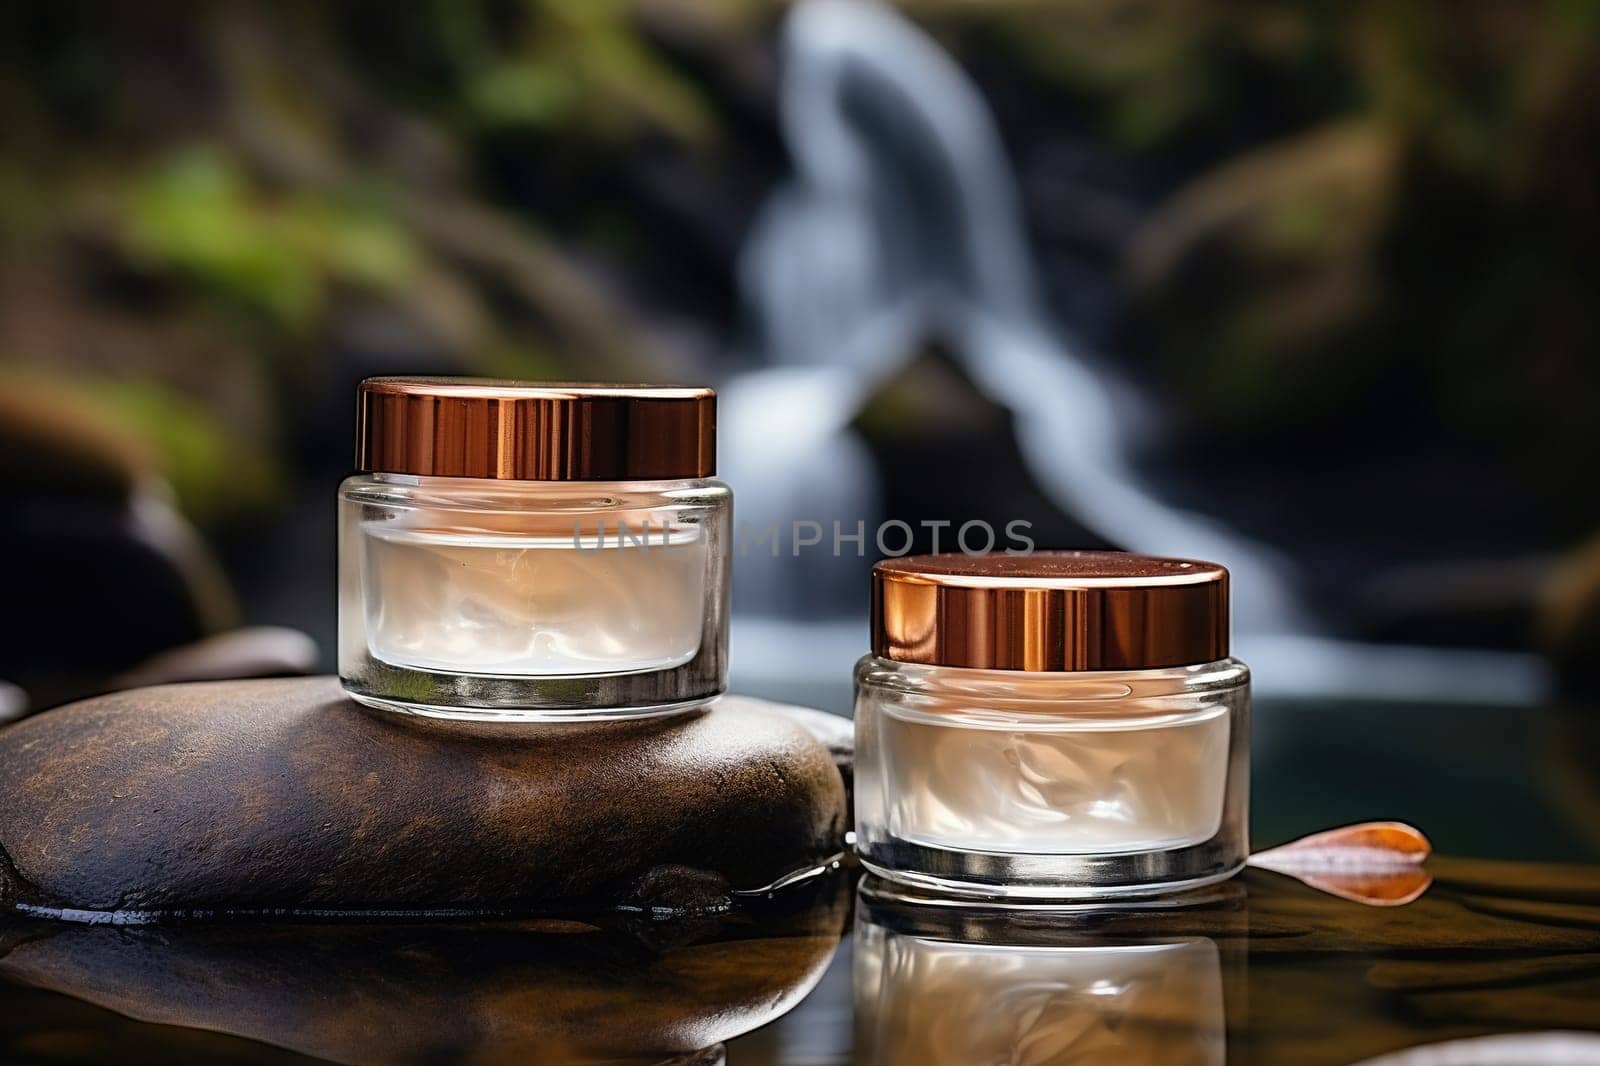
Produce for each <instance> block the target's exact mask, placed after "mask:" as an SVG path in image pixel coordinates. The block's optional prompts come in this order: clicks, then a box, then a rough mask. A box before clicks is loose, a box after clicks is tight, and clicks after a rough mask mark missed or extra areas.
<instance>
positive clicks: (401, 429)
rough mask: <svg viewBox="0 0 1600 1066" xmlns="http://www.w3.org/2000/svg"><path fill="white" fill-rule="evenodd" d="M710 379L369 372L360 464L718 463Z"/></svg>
mask: <svg viewBox="0 0 1600 1066" xmlns="http://www.w3.org/2000/svg"><path fill="white" fill-rule="evenodd" d="M716 425H717V396H716V393H715V392H713V391H712V390H710V389H704V388H677V387H666V386H654V385H596V384H567V383H556V382H528V381H505V380H496V379H488V378H449V377H382V378H368V379H367V380H366V381H363V382H362V383H361V388H360V391H359V395H358V398H357V407H356V469H358V470H360V471H363V472H380V473H390V474H417V475H422V476H432V477H476V478H498V479H507V480H517V481H660V480H671V479H677V478H699V477H710V476H711V475H712V474H713V473H715V472H716V453H717V441H716Z"/></svg>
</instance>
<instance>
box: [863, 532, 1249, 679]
mask: <svg viewBox="0 0 1600 1066" xmlns="http://www.w3.org/2000/svg"><path fill="white" fill-rule="evenodd" d="M872 651H873V654H875V655H878V656H881V657H882V658H885V659H893V660H895V661H897V662H903V663H923V664H926V665H930V666H965V667H973V668H976V669H984V670H1145V669H1154V668H1158V667H1164V666H1187V665H1191V664H1194V663H1208V662H1214V661H1215V660H1217V659H1223V658H1226V657H1227V655H1228V571H1227V570H1225V569H1223V568H1222V567H1220V566H1218V565H1216V564H1215V563H1202V562H1193V561H1190V560H1186V559H1158V558H1154V557H1151V556H1147V555H1130V554H1126V553H1124V552H1034V553H1032V554H1030V555H958V554H950V555H912V556H906V557H905V558H902V559H886V560H884V561H883V562H881V563H879V564H878V565H877V566H875V567H873V568H872Z"/></svg>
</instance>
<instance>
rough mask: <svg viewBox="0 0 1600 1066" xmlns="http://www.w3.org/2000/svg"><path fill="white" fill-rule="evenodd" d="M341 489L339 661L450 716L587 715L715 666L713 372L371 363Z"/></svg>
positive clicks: (720, 532)
mask: <svg viewBox="0 0 1600 1066" xmlns="http://www.w3.org/2000/svg"><path fill="white" fill-rule="evenodd" d="M357 417H358V428H357V442H356V466H357V469H358V470H359V471H361V472H360V473H358V474H356V475H355V476H354V477H351V478H349V479H347V480H346V481H345V482H344V484H343V485H342V486H341V487H340V491H339V676H340V680H341V682H342V683H343V685H344V687H345V690H346V691H347V692H349V694H350V695H351V696H353V697H354V698H355V699H357V700H360V701H361V702H362V703H366V704H369V705H371V706H375V707H381V708H386V709H389V710H397V711H404V712H408V713H412V714H423V715H431V716H434V717H445V718H465V719H485V718H487V719H497V720H543V721H551V720H555V721H559V720H578V719H582V720H592V719H595V718H607V717H610V718H631V717H643V716H648V715H655V714H665V713H671V712H673V711H678V710H687V709H690V708H693V707H696V706H699V705H701V704H703V703H705V702H706V701H708V700H710V699H712V698H713V697H715V696H717V695H719V694H720V693H721V692H722V691H723V689H724V688H725V687H726V684H727V644H728V629H727V617H728V568H729V559H728V556H729V553H728V544H729V522H730V514H731V510H732V501H733V497H732V494H731V493H730V492H729V490H728V487H727V486H726V485H724V484H722V483H721V482H719V481H715V480H712V479H711V477H710V475H711V474H712V472H713V467H714V460H715V454H716V440H715V433H716V396H715V394H714V393H713V392H712V391H711V390H710V389H691V388H656V387H650V386H618V385H558V384H529V383H524V382H514V381H490V380H476V379H470V378H371V379H369V380H367V381H364V382H362V384H361V389H360V395H359V400H358V408H357Z"/></svg>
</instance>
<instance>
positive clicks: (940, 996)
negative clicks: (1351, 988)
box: [853, 878, 1227, 1066]
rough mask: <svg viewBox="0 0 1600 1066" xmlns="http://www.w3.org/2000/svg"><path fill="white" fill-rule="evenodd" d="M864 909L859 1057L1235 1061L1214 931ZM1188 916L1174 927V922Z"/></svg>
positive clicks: (859, 934)
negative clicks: (1167, 931)
mask: <svg viewBox="0 0 1600 1066" xmlns="http://www.w3.org/2000/svg"><path fill="white" fill-rule="evenodd" d="M871 897H872V885H871V879H870V878H869V879H868V882H866V883H864V884H863V887H862V898H861V899H860V900H859V901H858V905H857V908H856V930H855V937H854V941H853V942H854V948H853V950H854V952H855V963H854V967H855V1004H856V1010H855V1015H856V1037H855V1048H856V1061H857V1062H860V1063H864V1064H871V1066H900V1064H905V1066H942V1064H950V1066H956V1064H962V1066H965V1064H967V1063H978V1062H1005V1063H1015V1064H1017V1066H1031V1064H1034V1063H1038V1064H1045V1063H1057V1062H1072V1063H1083V1064H1085V1066H1094V1064H1101V1063H1103V1064H1106V1066H1137V1064H1139V1063H1160V1064H1162V1066H1168V1064H1193V1066H1209V1064H1213V1063H1215V1064H1220V1063H1222V1062H1224V1061H1226V1059H1227V1038H1226V1032H1227V1024H1226V1023H1227V1015H1226V1011H1225V1000H1224V994H1223V986H1224V982H1223V972H1222V963H1221V958H1220V956H1219V953H1218V950H1217V945H1216V944H1215V943H1214V942H1213V941H1212V940H1210V939H1209V938H1207V937H1201V936H1193V935H1187V936H1183V935H1172V936H1167V935H1164V934H1162V933H1161V927H1162V925H1163V924H1164V922H1163V920H1162V919H1161V918H1160V917H1159V916H1156V917H1153V918H1140V919H1137V920H1136V922H1137V924H1143V925H1145V926H1147V928H1149V930H1150V934H1149V935H1123V934H1122V933H1107V932H1106V931H1105V930H1104V929H1102V928H1100V927H1099V926H1098V925H1097V924H1096V923H1095V922H1094V921H1093V920H1092V919H1090V920H1085V921H1083V922H1079V923H1074V922H1072V921H1070V920H1065V919H1058V918H1056V917H1054V916H1053V917H1052V921H1051V922H1048V923H1037V922H1032V923H1030V922H1028V921H1026V920H1023V921H1016V920H1015V916H1012V915H1003V914H996V913H989V914H982V913H975V912H974V911H972V910H971V909H969V908H966V907H961V908H950V907H938V906H928V905H927V903H926V901H924V902H922V903H919V904H915V905H910V906H905V905H897V904H894V903H887V904H886V903H881V902H880V903H874V902H873V901H872V898H871ZM1173 924H1176V923H1173Z"/></svg>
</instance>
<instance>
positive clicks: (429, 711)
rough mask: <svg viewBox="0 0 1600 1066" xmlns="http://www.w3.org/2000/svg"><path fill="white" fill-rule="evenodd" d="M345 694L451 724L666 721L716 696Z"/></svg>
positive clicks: (389, 709) (384, 708) (377, 706)
mask: <svg viewBox="0 0 1600 1066" xmlns="http://www.w3.org/2000/svg"><path fill="white" fill-rule="evenodd" d="M345 695H347V696H349V697H350V698H351V699H353V700H355V701H356V702H357V703H359V704H361V705H362V706H364V707H371V708H372V709H373V710H376V711H387V712H389V713H391V714H404V715H410V716H412V717H415V718H436V719H441V720H446V721H452V722H496V723H502V722H513V723H514V722H628V721H634V720H636V719H640V718H667V717H670V716H672V715H675V714H687V713H689V712H691V711H699V710H705V709H708V708H709V707H710V706H711V705H712V704H713V703H715V702H716V701H717V700H719V699H721V698H722V697H721V696H720V695H717V696H707V697H704V698H703V699H695V700H684V701H682V702H681V703H658V704H651V705H647V706H643V707H594V708H581V707H574V708H559V709H556V708H549V707H441V706H437V705H435V704H429V703H410V702H407V701H405V700H396V699H390V698H388V697H384V696H370V695H367V694H366V693H362V692H354V691H352V690H351V689H349V688H346V689H345Z"/></svg>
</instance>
